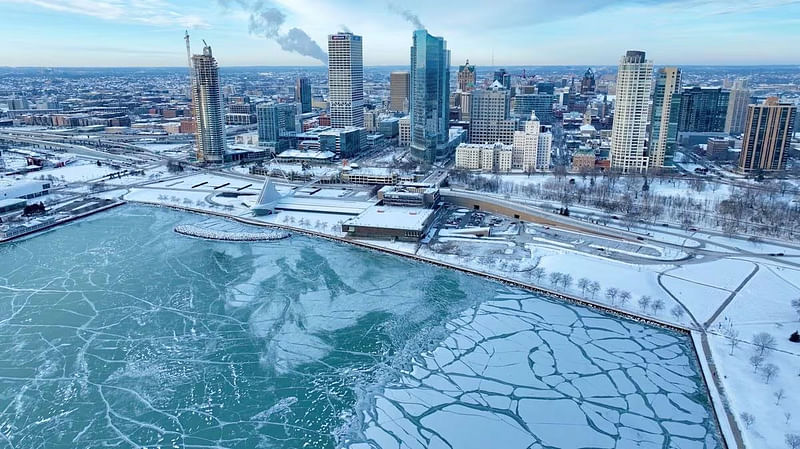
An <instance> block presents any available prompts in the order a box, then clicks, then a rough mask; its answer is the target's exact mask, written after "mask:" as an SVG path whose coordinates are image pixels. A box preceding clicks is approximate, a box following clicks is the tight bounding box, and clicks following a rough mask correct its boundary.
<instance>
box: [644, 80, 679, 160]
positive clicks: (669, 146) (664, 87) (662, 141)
mask: <svg viewBox="0 0 800 449" xmlns="http://www.w3.org/2000/svg"><path fill="white" fill-rule="evenodd" d="M680 89H681V69H679V68H677V67H664V68H661V69H658V74H657V75H656V87H655V92H653V111H652V116H651V118H650V151H649V158H650V161H649V162H648V165H649V166H650V167H663V166H664V160H665V159H666V158H667V156H668V155H669V156H671V155H672V154H673V152H674V149H675V143H676V141H677V139H678V114H679V110H678V108H677V107H675V108H674V109H675V110H674V111H673V104H678V105H679V104H680V103H675V102H673V101H672V98H673V96H680Z"/></svg>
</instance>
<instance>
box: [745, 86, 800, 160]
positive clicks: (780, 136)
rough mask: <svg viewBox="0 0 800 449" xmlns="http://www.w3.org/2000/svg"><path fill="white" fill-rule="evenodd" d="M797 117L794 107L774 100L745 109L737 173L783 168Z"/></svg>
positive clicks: (767, 100)
mask: <svg viewBox="0 0 800 449" xmlns="http://www.w3.org/2000/svg"><path fill="white" fill-rule="evenodd" d="M796 118H797V106H795V105H793V104H791V103H780V102H779V101H778V99H777V98H776V97H769V98H767V99H766V100H765V101H764V103H762V104H751V105H750V106H748V108H747V126H746V127H745V130H744V138H743V140H742V152H741V154H740V155H739V170H741V171H742V172H745V173H750V172H761V171H777V170H783V169H785V168H786V157H787V156H788V153H789V147H790V145H791V141H792V135H793V134H792V133H793V132H794V122H795V120H796Z"/></svg>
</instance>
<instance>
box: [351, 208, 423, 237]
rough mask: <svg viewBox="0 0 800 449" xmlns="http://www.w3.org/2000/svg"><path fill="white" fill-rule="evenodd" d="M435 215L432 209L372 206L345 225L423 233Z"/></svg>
mask: <svg viewBox="0 0 800 449" xmlns="http://www.w3.org/2000/svg"><path fill="white" fill-rule="evenodd" d="M432 214H433V210H432V209H422V208H416V207H399V206H372V207H370V208H368V209H367V210H365V211H364V212H362V213H361V214H359V215H358V216H357V217H353V218H351V219H349V220H347V221H345V222H344V225H345V226H347V225H350V226H366V227H371V228H388V229H401V230H405V231H421V230H422V229H423V228H424V226H425V223H426V222H427V221H428V219H429V218H430V216H431V215H432Z"/></svg>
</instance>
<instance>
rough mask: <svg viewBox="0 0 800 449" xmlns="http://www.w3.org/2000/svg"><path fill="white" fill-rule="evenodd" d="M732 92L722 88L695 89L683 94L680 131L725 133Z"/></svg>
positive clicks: (685, 91)
mask: <svg viewBox="0 0 800 449" xmlns="http://www.w3.org/2000/svg"><path fill="white" fill-rule="evenodd" d="M729 99H730V92H729V91H727V90H722V88H716V89H714V88H701V87H693V88H691V89H686V90H684V91H683V93H682V94H681V106H680V118H679V122H678V131H680V132H698V133H714V132H716V133H721V132H725V120H726V118H727V116H728V101H729Z"/></svg>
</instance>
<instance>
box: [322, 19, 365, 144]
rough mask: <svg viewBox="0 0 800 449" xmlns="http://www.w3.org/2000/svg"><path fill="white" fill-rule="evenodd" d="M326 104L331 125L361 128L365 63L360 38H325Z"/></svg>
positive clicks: (362, 122) (342, 34) (335, 35)
mask: <svg viewBox="0 0 800 449" xmlns="http://www.w3.org/2000/svg"><path fill="white" fill-rule="evenodd" d="M328 104H329V106H330V109H331V126H332V127H334V128H344V127H347V126H358V127H363V126H364V62H363V58H362V42H361V36H357V35H355V34H353V33H345V32H341V33H336V34H331V35H329V36H328Z"/></svg>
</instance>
